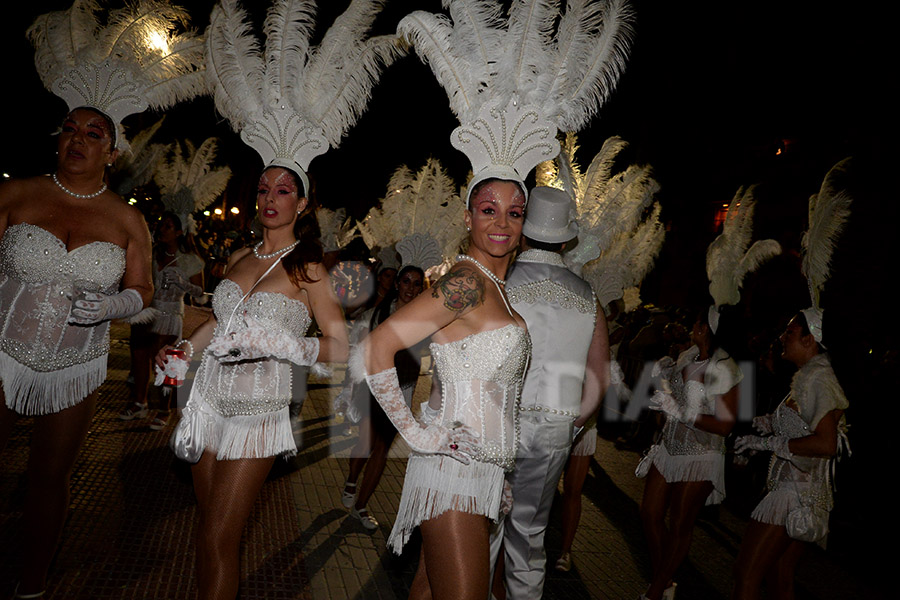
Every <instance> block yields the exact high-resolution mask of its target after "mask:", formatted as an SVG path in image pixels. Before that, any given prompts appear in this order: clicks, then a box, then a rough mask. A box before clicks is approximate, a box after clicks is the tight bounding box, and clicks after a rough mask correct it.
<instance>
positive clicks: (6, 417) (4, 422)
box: [0, 382, 19, 452]
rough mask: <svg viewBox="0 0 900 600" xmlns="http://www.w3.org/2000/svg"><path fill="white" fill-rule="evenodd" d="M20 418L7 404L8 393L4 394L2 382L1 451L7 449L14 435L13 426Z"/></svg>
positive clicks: (0, 413)
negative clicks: (10, 437)
mask: <svg viewBox="0 0 900 600" xmlns="http://www.w3.org/2000/svg"><path fill="white" fill-rule="evenodd" d="M18 418H19V415H18V414H16V412H15V411H13V410H11V409H10V408H9V407H8V406H6V394H4V392H3V385H2V382H0V452H3V451H4V450H5V449H6V444H7V443H8V442H9V436H10V435H12V430H13V426H14V425H15V424H16V421H17V420H18Z"/></svg>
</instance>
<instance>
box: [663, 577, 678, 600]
mask: <svg viewBox="0 0 900 600" xmlns="http://www.w3.org/2000/svg"><path fill="white" fill-rule="evenodd" d="M677 587H678V584H677V583H675V582H674V581H673V582H672V585H670V586H669V587H667V588H666V589H665V591H664V592H663V595H662V600H675V588H677Z"/></svg>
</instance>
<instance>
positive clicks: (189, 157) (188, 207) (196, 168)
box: [154, 138, 231, 233]
mask: <svg viewBox="0 0 900 600" xmlns="http://www.w3.org/2000/svg"><path fill="white" fill-rule="evenodd" d="M217 148H218V140H217V139H216V138H208V139H207V140H206V141H204V142H203V143H202V144H200V147H199V148H197V147H195V146H194V144H192V143H191V141H190V140H185V142H184V148H182V145H181V144H179V143H177V142H176V143H174V144H172V146H171V154H170V155H169V156H168V157H167V158H166V159H165V160H163V161H162V162H161V163H160V164H159V166H158V167H157V169H156V174H155V175H154V180H155V181H156V185H158V186H159V190H160V193H161V196H162V203H163V205H164V206H165V207H166V209H167V210H170V211H172V212H174V213H175V214H176V215H178V218H180V219H181V223H182V225H183V226H184V227H185V228H186V229H185V231H187V232H189V233H197V225H196V223H194V218H193V215H192V213H194V212H196V211H198V210H203V209H204V208H206V207H207V206H209V205H210V204H211V203H212V202H213V201H214V200H215V199H216V198H218V197H219V196H220V195H221V194H222V192H224V191H225V186H226V185H228V180H229V179H230V178H231V169H230V168H229V167H214V166H213V163H214V162H215V159H216V150H217Z"/></svg>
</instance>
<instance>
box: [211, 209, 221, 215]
mask: <svg viewBox="0 0 900 600" xmlns="http://www.w3.org/2000/svg"><path fill="white" fill-rule="evenodd" d="M213 212H214V213H215V214H217V215H221V214H222V209H221V208H217V209H215V210H214V211H213Z"/></svg>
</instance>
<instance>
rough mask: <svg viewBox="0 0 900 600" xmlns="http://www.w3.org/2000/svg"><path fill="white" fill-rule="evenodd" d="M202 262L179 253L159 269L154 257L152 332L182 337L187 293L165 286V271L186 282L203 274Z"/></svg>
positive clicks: (174, 287) (192, 256) (196, 257)
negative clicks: (178, 276)
mask: <svg viewBox="0 0 900 600" xmlns="http://www.w3.org/2000/svg"><path fill="white" fill-rule="evenodd" d="M203 265H204V263H203V259H202V258H200V257H199V256H197V255H196V254H192V253H189V252H181V251H180V250H176V252H175V257H174V258H173V259H172V260H171V261H169V262H168V263H166V264H165V265H163V268H162V269H160V268H159V266H158V264H157V262H156V257H155V256H154V257H153V290H154V292H153V300H152V301H151V302H150V306H151V307H152V308H153V309H155V310H154V317H153V321H152V323H151V325H150V331H152V332H153V333H158V334H159V335H174V336H176V337H181V328H182V325H183V324H184V290H182V289H181V288H180V287H178V286H176V285H168V286H166V284H165V277H166V271H175V272H177V273H178V274H180V275H181V277H183V278H184V279H187V280H189V279H190V278H191V277H193V276H194V275H196V274H198V273H201V272H203Z"/></svg>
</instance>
